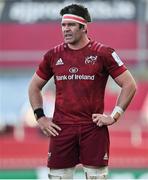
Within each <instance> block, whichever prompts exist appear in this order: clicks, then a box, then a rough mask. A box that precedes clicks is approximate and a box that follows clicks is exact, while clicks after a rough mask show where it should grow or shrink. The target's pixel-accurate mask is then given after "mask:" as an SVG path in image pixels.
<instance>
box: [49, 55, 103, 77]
mask: <svg viewBox="0 0 148 180" xmlns="http://www.w3.org/2000/svg"><path fill="white" fill-rule="evenodd" d="M102 70H103V65H102V59H101V57H100V56H99V55H97V54H95V53H90V52H89V53H83V52H79V53H76V52H75V53H64V54H60V55H57V56H56V57H54V59H53V73H54V75H55V76H61V75H63V76H65V78H66V76H70V75H72V74H75V75H90V76H92V75H97V74H99V73H100V72H102Z"/></svg>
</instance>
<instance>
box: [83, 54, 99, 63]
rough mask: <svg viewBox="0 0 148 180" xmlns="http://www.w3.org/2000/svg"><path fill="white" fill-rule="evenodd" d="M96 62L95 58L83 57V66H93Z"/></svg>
mask: <svg viewBox="0 0 148 180" xmlns="http://www.w3.org/2000/svg"><path fill="white" fill-rule="evenodd" d="M96 61H97V56H92V55H91V56H87V57H85V64H95V63H96Z"/></svg>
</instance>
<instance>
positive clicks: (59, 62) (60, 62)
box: [56, 58, 64, 66]
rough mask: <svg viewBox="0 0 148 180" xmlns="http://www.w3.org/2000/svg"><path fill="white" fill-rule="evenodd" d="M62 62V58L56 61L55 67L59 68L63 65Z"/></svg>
mask: <svg viewBox="0 0 148 180" xmlns="http://www.w3.org/2000/svg"><path fill="white" fill-rule="evenodd" d="M63 64H64V63H63V60H62V58H60V59H58V60H57V62H56V66H59V65H63Z"/></svg>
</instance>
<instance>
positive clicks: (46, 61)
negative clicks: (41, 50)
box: [36, 52, 53, 80]
mask: <svg viewBox="0 0 148 180" xmlns="http://www.w3.org/2000/svg"><path fill="white" fill-rule="evenodd" d="M36 74H37V75H38V76H39V77H40V78H42V79H44V80H49V79H50V78H51V77H52V76H53V72H52V65H51V54H50V52H47V53H46V54H45V55H44V57H43V61H41V63H40V64H39V67H38V69H37V71H36Z"/></svg>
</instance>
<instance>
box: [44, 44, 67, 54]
mask: <svg viewBox="0 0 148 180" xmlns="http://www.w3.org/2000/svg"><path fill="white" fill-rule="evenodd" d="M64 49H65V44H64V43H61V44H58V45H55V46H54V47H53V48H51V49H49V50H48V51H47V52H46V53H45V54H44V57H52V56H55V55H57V54H59V53H61V52H63V51H64Z"/></svg>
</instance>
